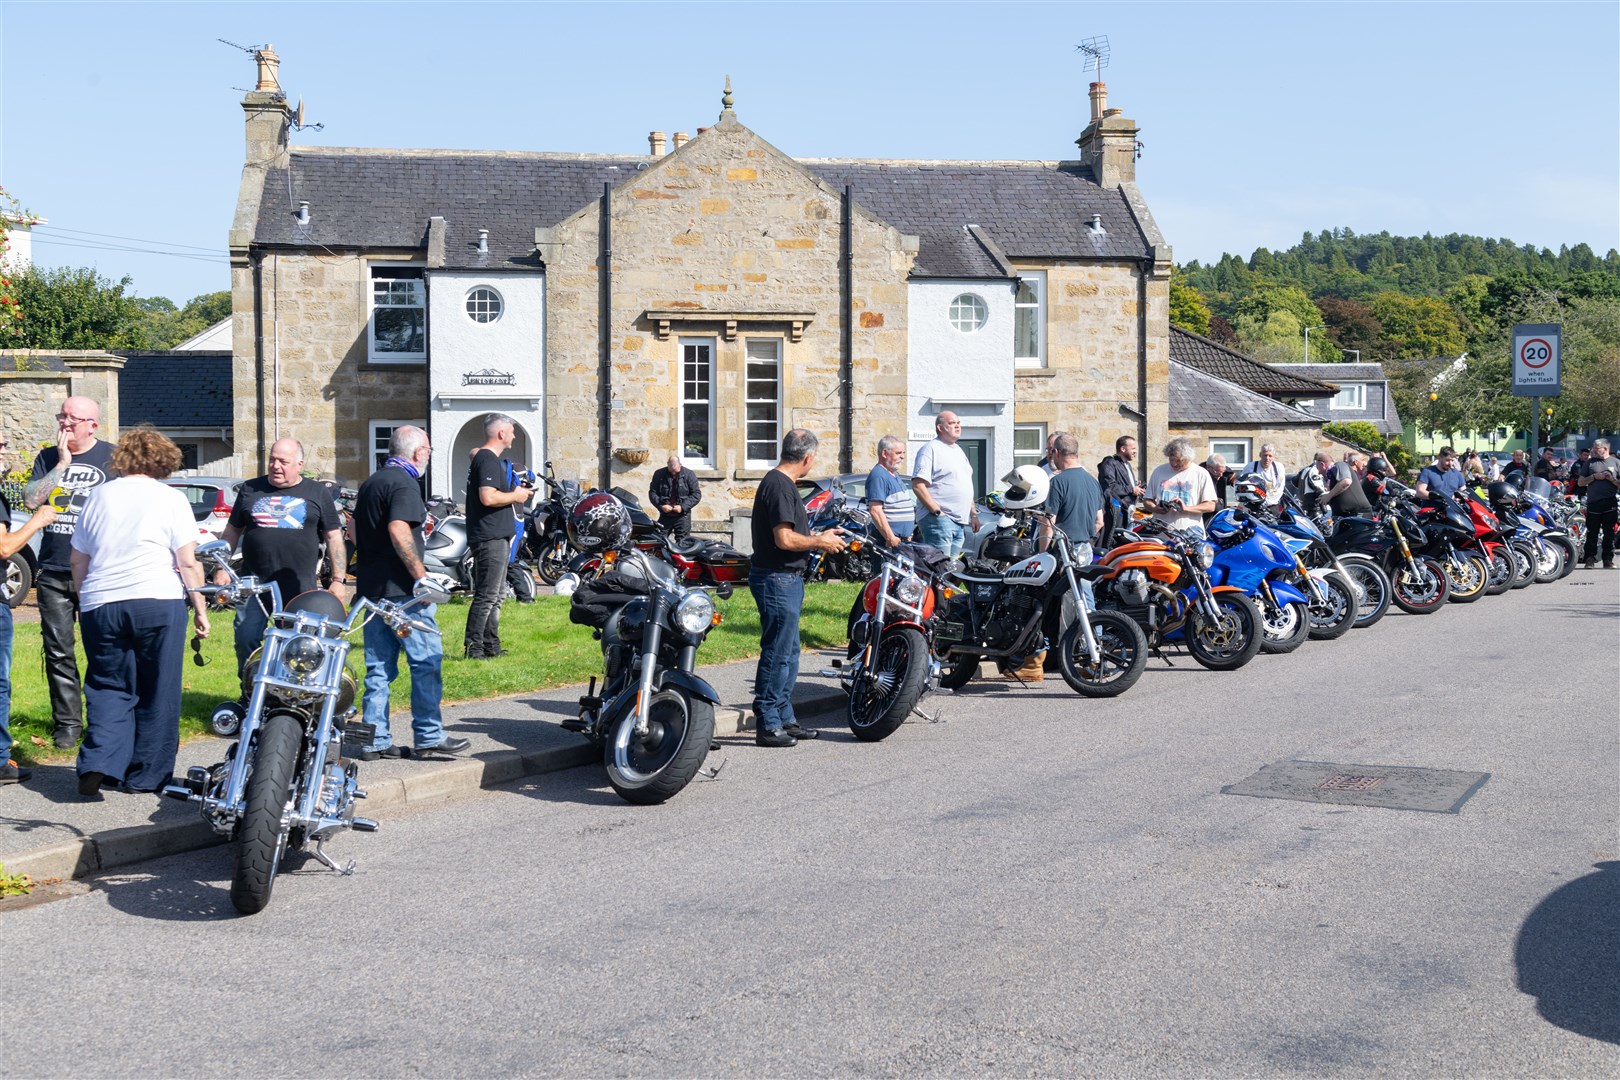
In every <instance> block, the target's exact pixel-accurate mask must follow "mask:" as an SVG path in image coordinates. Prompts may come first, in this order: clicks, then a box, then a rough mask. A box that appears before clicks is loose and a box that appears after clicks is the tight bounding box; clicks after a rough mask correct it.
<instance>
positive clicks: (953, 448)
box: [911, 439, 973, 525]
mask: <svg viewBox="0 0 1620 1080" xmlns="http://www.w3.org/2000/svg"><path fill="white" fill-rule="evenodd" d="M911 475H912V476H914V477H917V478H920V479H923V480H926V481H928V493H929V494H930V495H932V496H933V497H934V501H935V502H936V503H938V504H939V508H940V510H941V511H942V512H943V513H944V514H945V516H946V517H948V518H950V519H951V520H952V521H954V522H956V523H957V524H958V525H966V524H967V523H968V522H969V521H970V520H971V519H972V517H973V466H971V465H969V464H968V459H967V455H966V454H965V453H963V452H962V444H961V443H951V444H950V445H949V446H947V445H946V444H944V443H942V442H940V441H939V440H938V439H931V440H929V441H928V442H927V443H926V444H924V446H923V448H922V449H921V450H918V451H917V461H916V464H915V465H914V466H913V467H912V470H911ZM918 513H919V514H922V513H927V510H926V509H922V510H919V511H918Z"/></svg>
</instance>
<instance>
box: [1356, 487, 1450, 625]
mask: <svg viewBox="0 0 1620 1080" xmlns="http://www.w3.org/2000/svg"><path fill="white" fill-rule="evenodd" d="M1378 502H1379V510H1378V512H1377V513H1376V514H1374V515H1373V516H1370V517H1356V516H1353V517H1341V518H1334V519H1333V529H1332V532H1330V533H1328V534H1327V542H1328V547H1330V548H1332V549H1333V553H1334V554H1335V555H1337V556H1338V557H1339V560H1340V561H1341V562H1343V563H1344V564H1345V565H1346V566H1349V565H1351V564H1352V563H1353V562H1356V561H1360V560H1365V561H1368V562H1372V563H1374V564H1376V565H1377V566H1378V568H1379V569H1380V570H1382V571H1383V572H1384V574H1385V576H1387V577H1388V578H1389V581H1390V599H1391V600H1393V601H1394V602H1395V606H1396V607H1398V608H1400V609H1401V610H1402V611H1404V612H1407V613H1408V614H1411V615H1429V614H1432V613H1434V612H1436V611H1439V610H1440V609H1441V608H1443V607H1445V606H1446V598H1447V597H1449V596H1450V595H1451V583H1450V579H1448V578H1447V577H1446V571H1445V567H1443V566H1441V565H1440V563H1439V562H1438V561H1437V560H1435V559H1433V558H1431V557H1429V556H1426V555H1419V554H1418V553H1417V552H1416V551H1414V550H1413V547H1412V543H1411V542H1410V541H1416V542H1417V543H1418V544H1419V545H1421V544H1422V543H1423V542H1424V540H1425V537H1424V535H1423V528H1422V526H1420V525H1419V524H1418V522H1417V518H1416V516H1415V515H1414V514H1413V513H1412V512H1411V509H1410V507H1409V506H1407V505H1406V504H1405V503H1404V502H1403V501H1402V500H1401V499H1400V498H1399V497H1398V496H1397V495H1394V494H1385V495H1382V496H1380V497H1379V500H1378ZM1409 538H1410V541H1409Z"/></svg>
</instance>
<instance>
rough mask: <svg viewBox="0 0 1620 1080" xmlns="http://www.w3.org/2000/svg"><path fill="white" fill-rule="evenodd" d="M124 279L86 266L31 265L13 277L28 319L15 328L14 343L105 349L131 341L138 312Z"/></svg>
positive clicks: (137, 329)
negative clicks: (53, 267)
mask: <svg viewBox="0 0 1620 1080" xmlns="http://www.w3.org/2000/svg"><path fill="white" fill-rule="evenodd" d="M130 280H131V279H130V278H128V277H125V278H123V279H122V280H120V281H117V282H113V281H109V280H108V279H106V278H104V277H102V276H101V275H99V274H97V273H96V272H95V271H94V270H92V269H90V268H89V267H79V268H77V269H66V268H63V269H58V270H41V269H40V268H39V267H37V266H29V267H27V268H26V269H24V270H23V271H22V272H20V273H18V274H15V275H13V276H12V278H11V283H12V288H13V289H14V290H15V295H16V297H17V300H18V302H19V303H20V304H21V305H22V308H23V311H24V312H26V313H27V318H26V319H25V320H24V321H23V322H22V323H21V324H20V327H19V328H17V329H14V331H13V334H12V339H13V341H14V342H15V344H17V345H20V346H22V347H23V348H30V349H109V348H120V347H124V346H128V345H130V344H132V343H133V342H134V341H135V339H136V338H137V337H138V336H139V332H140V323H141V319H142V317H143V316H142V312H141V310H140V308H139V307H138V306H137V305H136V303H135V299H134V298H133V297H130V296H125V295H124V290H125V289H126V288H127V287H128V286H129V284H130Z"/></svg>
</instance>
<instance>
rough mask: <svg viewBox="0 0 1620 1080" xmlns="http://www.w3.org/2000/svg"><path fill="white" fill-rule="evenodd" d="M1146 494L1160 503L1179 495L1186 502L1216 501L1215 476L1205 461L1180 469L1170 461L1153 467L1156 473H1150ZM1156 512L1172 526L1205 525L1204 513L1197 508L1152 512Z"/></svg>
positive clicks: (1186, 504) (1154, 514) (1191, 504)
mask: <svg viewBox="0 0 1620 1080" xmlns="http://www.w3.org/2000/svg"><path fill="white" fill-rule="evenodd" d="M1147 497H1148V498H1150V499H1154V500H1156V501H1158V502H1161V503H1165V502H1169V501H1170V500H1171V499H1180V500H1181V504H1182V505H1183V506H1195V505H1197V504H1198V503H1201V502H1214V501H1215V480H1214V478H1212V477H1211V476H1210V475H1209V470H1208V469H1206V468H1204V467H1203V466H1202V465H1188V466H1187V467H1186V468H1185V469H1182V470H1181V471H1180V472H1177V471H1176V469H1175V466H1174V465H1171V464H1170V463H1169V462H1168V461H1167V462H1165V463H1164V464H1163V465H1160V466H1159V467H1158V468H1157V469H1154V470H1153V475H1152V476H1150V477H1148V482H1147ZM1153 516H1154V517H1156V518H1158V519H1159V520H1160V521H1162V522H1164V523H1165V524H1167V525H1169V526H1170V527H1171V528H1172V529H1188V528H1192V529H1202V528H1203V527H1204V515H1203V514H1200V513H1197V512H1194V511H1189V510H1165V509H1163V508H1160V509H1158V510H1155V511H1154V512H1153Z"/></svg>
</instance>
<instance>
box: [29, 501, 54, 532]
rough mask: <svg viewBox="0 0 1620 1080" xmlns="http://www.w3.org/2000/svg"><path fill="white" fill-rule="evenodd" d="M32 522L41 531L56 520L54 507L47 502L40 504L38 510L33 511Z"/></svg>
mask: <svg viewBox="0 0 1620 1080" xmlns="http://www.w3.org/2000/svg"><path fill="white" fill-rule="evenodd" d="M33 520H34V521H35V522H37V523H38V524H39V527H40V528H42V529H43V528H44V527H45V526H47V525H49V524H50V523H51V522H53V521H55V520H56V507H54V506H52V505H51V504H50V502H49V501H48V500H47V501H46V502H43V503H41V504H40V506H39V509H38V510H35V511H34V516H33Z"/></svg>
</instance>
